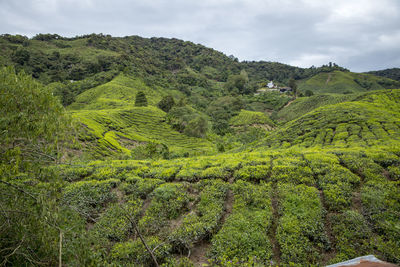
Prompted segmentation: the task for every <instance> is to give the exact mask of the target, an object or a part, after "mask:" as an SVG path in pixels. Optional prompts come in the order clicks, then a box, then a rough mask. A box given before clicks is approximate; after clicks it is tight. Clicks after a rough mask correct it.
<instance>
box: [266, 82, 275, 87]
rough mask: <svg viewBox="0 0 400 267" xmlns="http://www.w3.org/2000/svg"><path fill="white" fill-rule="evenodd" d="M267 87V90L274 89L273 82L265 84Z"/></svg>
mask: <svg viewBox="0 0 400 267" xmlns="http://www.w3.org/2000/svg"><path fill="white" fill-rule="evenodd" d="M267 86H268V88H274V87H275V85H274V82H273V81H270V82H269V83H268V84H267Z"/></svg>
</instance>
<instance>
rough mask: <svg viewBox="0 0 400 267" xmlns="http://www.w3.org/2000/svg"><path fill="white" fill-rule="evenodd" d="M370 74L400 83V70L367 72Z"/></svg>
mask: <svg viewBox="0 0 400 267" xmlns="http://www.w3.org/2000/svg"><path fill="white" fill-rule="evenodd" d="M367 73H369V74H374V75H376V76H381V77H386V78H390V79H392V80H396V81H400V68H392V69H384V70H377V71H370V72H367Z"/></svg>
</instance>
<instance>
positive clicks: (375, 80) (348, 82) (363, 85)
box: [299, 71, 400, 94]
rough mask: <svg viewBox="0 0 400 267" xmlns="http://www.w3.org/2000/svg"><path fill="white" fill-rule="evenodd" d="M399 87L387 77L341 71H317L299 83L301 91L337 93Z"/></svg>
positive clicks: (396, 82) (397, 83)
mask: <svg viewBox="0 0 400 267" xmlns="http://www.w3.org/2000/svg"><path fill="white" fill-rule="evenodd" d="M399 87H400V84H399V82H398V81H395V80H391V79H389V78H385V77H377V76H375V75H371V74H361V73H353V72H343V71H333V72H324V73H319V74H317V75H315V76H313V77H311V78H308V79H305V80H303V81H301V82H300V83H299V89H300V90H301V91H306V90H311V91H313V92H314V93H337V94H343V93H346V94H349V93H358V92H366V91H369V90H380V89H386V88H399Z"/></svg>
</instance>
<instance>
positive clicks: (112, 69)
mask: <svg viewBox="0 0 400 267" xmlns="http://www.w3.org/2000/svg"><path fill="white" fill-rule="evenodd" d="M0 49H1V52H2V57H1V58H0V65H3V66H4V65H14V66H15V67H16V68H17V70H20V69H23V70H24V71H25V72H26V73H28V74H32V76H33V77H34V78H36V79H38V80H40V81H41V82H42V83H44V84H49V83H53V82H61V83H64V84H65V83H66V82H67V81H74V82H76V81H80V82H79V83H78V84H75V85H73V86H72V85H68V87H67V88H63V89H60V92H59V93H60V94H61V95H62V97H63V103H64V104H65V105H68V104H70V103H72V102H73V101H74V97H75V96H76V95H78V94H79V93H81V92H83V91H85V90H86V89H88V88H91V87H94V86H96V85H99V84H101V83H104V82H107V81H110V80H111V79H112V78H113V77H115V75H116V74H117V73H118V72H125V73H130V74H133V75H135V76H139V77H142V78H143V79H144V81H145V82H146V84H147V85H149V86H162V87H164V88H174V89H178V90H180V91H182V92H184V93H185V94H190V93H191V91H192V90H193V87H200V88H204V89H206V90H207V91H212V88H213V82H222V83H224V82H230V84H231V86H230V87H229V86H228V88H229V89H231V90H232V89H235V87H236V88H237V89H238V90H237V93H246V94H249V93H254V92H255V91H256V90H257V89H260V88H262V87H263V86H265V85H266V84H267V83H268V82H269V81H274V82H275V83H277V84H280V85H281V86H285V85H288V81H289V79H290V78H294V79H296V80H304V79H307V78H310V77H312V76H314V75H316V74H318V73H325V72H332V71H334V70H336V71H345V72H346V71H347V70H346V69H344V68H342V67H340V66H337V65H336V64H334V63H333V64H332V63H329V64H327V65H324V66H321V67H318V68H316V67H314V66H312V67H310V68H298V67H293V66H289V65H285V64H281V63H276V62H264V61H261V62H246V61H245V62H238V60H237V59H236V58H235V57H234V56H229V57H228V56H226V55H224V54H223V53H221V52H218V51H216V50H214V49H211V48H207V47H205V46H203V45H200V44H194V43H192V42H188V41H182V40H178V39H167V38H142V37H138V36H127V37H111V36H110V35H103V34H91V35H84V36H77V37H74V38H66V37H62V36H59V35H57V34H38V35H36V36H34V37H33V38H30V39H29V38H27V37H24V36H20V35H9V34H3V35H1V37H0ZM243 71H244V72H245V73H243ZM241 72H242V74H243V76H242V77H240V76H237V75H239V74H240V73H241ZM241 78H242V79H241ZM246 78H248V82H246V81H245V79H246ZM387 83H388V84H387V86H389V87H390V86H392V85H391V82H387ZM242 84H243V85H242ZM392 87H396V86H392ZM208 94H212V93H210V92H208ZM218 94H226V93H225V92H221V90H219V92H218Z"/></svg>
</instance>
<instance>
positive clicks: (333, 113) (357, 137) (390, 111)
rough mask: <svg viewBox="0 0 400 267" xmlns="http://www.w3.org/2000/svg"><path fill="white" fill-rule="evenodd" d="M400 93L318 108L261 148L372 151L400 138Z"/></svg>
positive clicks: (386, 92) (385, 93)
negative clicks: (338, 148) (369, 149)
mask: <svg viewBox="0 0 400 267" xmlns="http://www.w3.org/2000/svg"><path fill="white" fill-rule="evenodd" d="M399 103H400V90H399V89H396V90H390V91H388V90H384V91H377V92H376V93H375V92H374V93H369V94H365V95H362V96H361V97H359V99H357V101H352V102H343V103H339V104H334V105H326V106H322V107H319V108H317V109H315V110H313V111H311V112H309V113H307V114H305V115H303V116H301V117H299V118H297V119H295V120H293V121H290V122H288V123H287V124H285V125H284V126H283V127H281V128H280V129H278V130H277V131H274V132H273V133H272V134H271V135H269V136H268V137H267V138H266V139H265V140H263V141H262V142H261V144H262V145H261V144H258V145H261V146H270V147H275V148H278V147H291V146H299V147H319V148H332V147H340V148H343V147H371V146H375V145H380V144H389V143H390V142H395V143H396V142H397V141H398V140H399V137H400V128H399V123H400V113H399V110H400V109H399V108H400V106H399Z"/></svg>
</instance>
